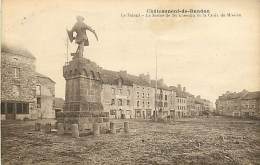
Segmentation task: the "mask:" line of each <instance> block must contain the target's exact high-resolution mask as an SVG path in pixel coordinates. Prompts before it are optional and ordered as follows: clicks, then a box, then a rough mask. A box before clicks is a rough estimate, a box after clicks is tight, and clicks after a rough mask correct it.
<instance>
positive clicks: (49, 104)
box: [36, 73, 55, 118]
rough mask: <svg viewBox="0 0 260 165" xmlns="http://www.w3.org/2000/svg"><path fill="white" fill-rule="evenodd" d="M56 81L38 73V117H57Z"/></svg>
mask: <svg viewBox="0 0 260 165" xmlns="http://www.w3.org/2000/svg"><path fill="white" fill-rule="evenodd" d="M54 100H55V82H54V81H53V80H52V79H50V78H49V77H47V76H45V75H43V74H40V73H36V108H37V112H38V118H55V109H54Z"/></svg>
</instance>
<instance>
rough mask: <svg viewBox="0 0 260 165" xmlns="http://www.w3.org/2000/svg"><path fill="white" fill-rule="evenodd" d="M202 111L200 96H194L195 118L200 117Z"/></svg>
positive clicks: (202, 105) (202, 104)
mask: <svg viewBox="0 0 260 165" xmlns="http://www.w3.org/2000/svg"><path fill="white" fill-rule="evenodd" d="M203 109H204V103H203V100H202V99H201V97H200V95H198V96H196V98H195V110H196V111H195V116H199V115H202V112H203Z"/></svg>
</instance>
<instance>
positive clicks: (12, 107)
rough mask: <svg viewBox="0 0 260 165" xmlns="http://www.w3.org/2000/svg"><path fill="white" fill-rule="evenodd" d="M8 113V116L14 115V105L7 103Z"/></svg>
mask: <svg viewBox="0 0 260 165" xmlns="http://www.w3.org/2000/svg"><path fill="white" fill-rule="evenodd" d="M7 113H8V114H12V113H14V103H7Z"/></svg>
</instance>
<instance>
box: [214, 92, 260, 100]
mask: <svg viewBox="0 0 260 165" xmlns="http://www.w3.org/2000/svg"><path fill="white" fill-rule="evenodd" d="M259 98H260V91H255V92H248V91H245V90H243V91H242V92H238V93H236V92H234V93H230V92H228V93H226V94H223V95H222V96H219V99H220V100H232V99H244V100H250V99H259Z"/></svg>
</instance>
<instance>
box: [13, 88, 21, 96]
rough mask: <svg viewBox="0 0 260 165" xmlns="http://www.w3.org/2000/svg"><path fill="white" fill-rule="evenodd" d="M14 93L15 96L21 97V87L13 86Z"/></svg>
mask: <svg viewBox="0 0 260 165" xmlns="http://www.w3.org/2000/svg"><path fill="white" fill-rule="evenodd" d="M13 93H14V96H20V86H19V85H13Z"/></svg>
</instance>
